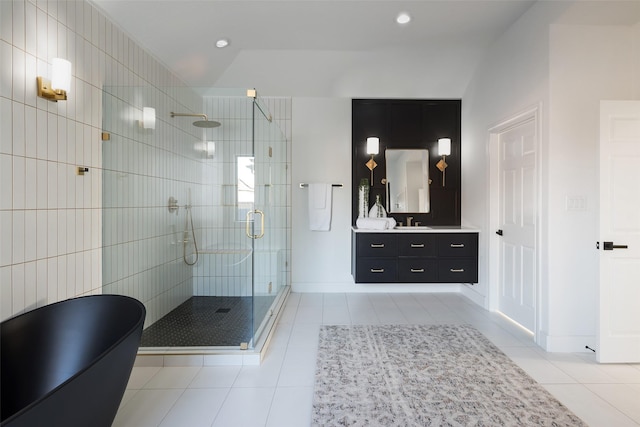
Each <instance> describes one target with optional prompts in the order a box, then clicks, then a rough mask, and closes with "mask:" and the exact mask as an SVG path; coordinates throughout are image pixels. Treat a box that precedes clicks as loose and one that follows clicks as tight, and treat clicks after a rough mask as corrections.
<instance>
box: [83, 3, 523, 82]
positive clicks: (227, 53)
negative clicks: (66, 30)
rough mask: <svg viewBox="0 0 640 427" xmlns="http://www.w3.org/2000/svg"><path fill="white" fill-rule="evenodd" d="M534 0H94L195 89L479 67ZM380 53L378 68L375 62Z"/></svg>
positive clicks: (463, 76) (445, 73) (465, 76)
mask: <svg viewBox="0 0 640 427" xmlns="http://www.w3.org/2000/svg"><path fill="white" fill-rule="evenodd" d="M534 2H535V1H533V0H497V1H486V0H443V1H435V0H433V1H432V0H422V1H401V0H285V1H272V0H255V1H252V0H227V1H224V0H206V1H205V0H199V1H193V0H168V1H167V0H155V1H150V0H126V1H125V0H93V3H94V4H95V5H97V6H98V7H99V8H100V9H102V10H103V11H104V12H105V13H106V15H107V16H109V17H110V19H111V20H112V21H113V22H115V23H116V24H117V25H118V26H119V27H121V28H122V29H123V30H124V31H125V32H126V33H127V34H129V35H130V36H131V37H132V38H133V39H134V40H136V41H137V42H138V43H139V44H140V45H141V46H142V47H144V48H145V49H146V50H147V51H149V52H151V53H152V54H153V55H154V56H155V57H156V58H158V59H159V60H160V61H161V62H162V63H164V64H165V65H166V66H168V67H169V68H170V69H171V70H173V71H174V72H175V73H176V74H178V76H179V77H180V78H181V79H182V80H183V81H184V82H185V83H187V84H188V85H190V86H193V87H212V86H221V87H245V86H246V87H260V86H258V85H256V84H253V85H252V84H251V82H253V83H255V82H256V80H260V76H261V75H262V74H265V73H267V71H268V70H266V69H265V66H267V64H265V61H267V62H268V64H270V65H268V66H269V67H273V68H274V69H275V72H278V73H280V74H282V73H292V72H294V71H295V72H296V73H297V74H298V75H304V74H309V73H322V72H325V71H326V70H328V69H331V68H335V69H336V70H338V69H345V67H352V66H354V65H355V64H354V62H357V61H360V62H359V63H360V64H369V66H380V67H381V68H383V69H384V68H385V67H391V65H390V64H385V63H384V62H395V63H397V64H398V65H397V66H398V67H400V68H404V69H407V68H409V67H410V66H411V62H412V61H415V60H416V58H419V57H420V58H423V59H424V58H425V57H428V58H430V61H429V63H430V64H432V67H434V68H438V65H437V63H438V61H443V62H442V63H443V64H447V63H448V62H447V61H453V62H452V64H451V65H455V66H456V67H461V68H463V69H473V68H475V65H476V63H477V61H478V60H479V58H481V57H482V52H483V50H484V49H486V48H487V47H488V46H489V45H490V43H491V42H492V41H493V40H495V39H496V38H497V37H498V36H499V35H501V34H502V33H503V32H504V31H505V30H506V29H507V28H509V26H510V25H511V24H512V23H514V22H515V21H516V20H517V19H518V18H519V17H520V16H521V15H522V14H523V13H524V12H525V11H526V10H527V9H528V8H530V7H531V6H532V4H533V3H534ZM401 11H404V12H408V13H409V14H410V15H411V17H412V20H411V22H410V23H409V24H406V25H400V24H397V23H396V22H395V18H396V16H397V15H398V13H399V12H401ZM219 38H227V39H228V40H229V41H230V45H229V46H228V47H226V48H224V49H219V48H216V47H215V41H216V40H217V39H219ZM292 55H293V56H292ZM371 55H374V56H375V57H376V58H378V59H377V61H376V62H373V63H371V60H367V57H370V56H371ZM385 58H386V59H385ZM411 58H413V59H411ZM280 60H281V61H280ZM279 64H280V65H279ZM283 64H286V65H283ZM279 66H280V67H281V68H282V69H278V67H279ZM292 68H296V69H297V70H292ZM298 68H299V69H298ZM439 68H441V69H442V70H441V73H442V78H443V79H444V81H447V80H448V79H451V75H449V76H447V74H448V73H449V74H450V73H451V68H452V67H439ZM447 68H448V70H447ZM389 71H392V70H391V69H390V70H389ZM272 72H274V71H273V70H272ZM467 74H468V73H462V74H461V75H460V78H468V76H467ZM243 79H245V80H246V79H250V80H251V82H245V81H242V80H243ZM332 79H333V80H334V81H335V80H336V77H335V76H333V77H332ZM285 80H289V82H290V83H291V80H292V79H291V77H288V78H287V79H285ZM263 83H264V84H267V85H269V82H268V81H264V82H263ZM284 84H285V83H284V82H283V85H284ZM451 84H455V85H458V87H459V86H460V85H463V86H466V82H457V81H456V82H451ZM272 90H274V91H275V90H278V88H277V87H275V86H274V87H273V88H272ZM317 90H320V88H318V89H317Z"/></svg>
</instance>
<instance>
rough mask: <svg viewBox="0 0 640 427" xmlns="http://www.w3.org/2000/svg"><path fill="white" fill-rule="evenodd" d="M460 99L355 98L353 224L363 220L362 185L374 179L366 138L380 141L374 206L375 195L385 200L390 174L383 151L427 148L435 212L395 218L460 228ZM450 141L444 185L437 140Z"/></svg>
mask: <svg viewBox="0 0 640 427" xmlns="http://www.w3.org/2000/svg"><path fill="white" fill-rule="evenodd" d="M460 112H461V101H460V100H418V99H408V100H401V99H354V100H352V159H353V160H352V161H353V164H352V169H351V173H352V187H353V200H352V209H351V212H352V223H353V224H355V222H356V219H357V217H358V185H359V184H360V180H361V179H362V178H367V179H370V174H371V173H370V171H369V169H368V168H367V167H366V166H365V163H366V162H367V161H368V160H369V158H370V156H368V155H367V153H366V140H367V137H370V136H377V137H378V138H380V153H379V154H378V155H377V156H375V158H374V160H375V161H376V163H377V164H378V166H377V167H376V168H375V170H374V180H373V186H371V187H370V193H369V206H370V207H371V205H372V203H374V202H375V198H376V194H379V195H380V196H381V198H382V199H383V200H384V195H385V186H384V184H383V183H382V182H381V180H382V179H383V178H385V175H386V166H385V160H384V150H385V149H386V148H426V149H428V150H429V177H430V179H431V180H432V181H431V184H430V186H429V192H430V200H431V211H430V212H429V213H406V214H404V213H401V214H400V213H398V214H393V215H392V216H393V217H394V218H396V220H398V221H400V222H403V223H405V224H406V217H407V216H412V217H413V220H414V221H419V222H420V223H421V225H460V182H461V179H460V149H461V147H460V133H461V132H460V115H461V113H460ZM439 138H451V155H450V156H447V159H446V161H447V164H448V167H447V168H446V172H445V173H446V180H445V186H444V187H443V186H442V172H440V170H439V169H437V168H436V163H438V161H439V160H440V157H439V156H438V139H439Z"/></svg>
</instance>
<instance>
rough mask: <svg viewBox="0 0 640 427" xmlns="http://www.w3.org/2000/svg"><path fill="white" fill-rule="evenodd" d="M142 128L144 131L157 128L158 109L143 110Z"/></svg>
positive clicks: (144, 108) (146, 108)
mask: <svg viewBox="0 0 640 427" xmlns="http://www.w3.org/2000/svg"><path fill="white" fill-rule="evenodd" d="M142 127H143V128H144V129H155V128H156V109H155V108H152V107H143V108H142Z"/></svg>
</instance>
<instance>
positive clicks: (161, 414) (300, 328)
mask: <svg viewBox="0 0 640 427" xmlns="http://www.w3.org/2000/svg"><path fill="white" fill-rule="evenodd" d="M385 323H386V324H402V323H419V324H431V323H469V324H471V325H474V326H475V327H476V328H477V329H478V330H480V331H481V332H482V333H483V334H485V335H486V336H487V338H489V339H490V340H491V341H492V342H493V343H494V344H495V345H496V346H498V347H499V348H500V349H502V351H504V352H505V353H506V354H507V355H508V356H509V357H511V358H512V359H513V360H514V361H515V362H516V363H517V364H518V365H520V366H521V367H522V368H523V369H524V370H525V371H526V372H528V373H529V375H531V376H532V377H533V378H534V379H536V380H537V381H538V382H540V383H541V384H543V385H544V386H545V387H546V388H547V389H548V390H549V391H550V392H551V393H552V394H553V395H555V396H556V397H557V398H558V399H559V400H560V401H561V402H562V403H564V404H565V405H566V406H567V407H568V408H569V409H570V410H572V411H573V412H574V413H575V414H576V415H578V416H579V417H581V418H582V419H583V420H584V421H585V422H586V423H587V424H589V425H590V426H592V427H599V426H602V427H605V426H606V427H610V426H616V427H625V426H636V427H637V426H640V365H639V364H635V365H629V364H627V365H599V364H598V363H596V362H595V357H594V356H593V354H590V353H576V354H560V353H546V352H544V351H543V350H541V349H540V348H538V347H536V346H535V345H534V344H533V342H532V341H531V337H530V336H529V335H528V334H527V333H526V332H524V331H522V330H521V329H519V328H518V327H517V326H514V325H513V324H511V323H510V322H509V321H507V320H505V319H504V318H502V317H501V316H500V315H497V314H494V313H489V312H487V311H484V310H482V309H481V308H479V307H478V306H476V305H475V304H473V303H471V302H470V301H469V300H467V299H466V298H465V297H463V296H460V295H459V294H295V293H292V294H291V295H290V296H289V299H288V301H287V303H286V306H285V308H284V312H283V315H282V317H281V319H280V321H279V324H278V327H277V330H276V332H275V335H274V339H273V340H272V342H271V346H270V348H269V350H268V352H267V355H266V357H265V359H264V361H263V362H262V365H261V366H204V367H165V368H158V367H155V368H150V367H136V368H134V371H133V373H132V375H131V380H130V382H129V386H128V389H127V391H126V393H125V396H124V399H123V402H122V405H121V408H120V411H119V412H118V415H117V416H116V420H115V422H114V427H124V426H135V427H143V426H162V427H168V426H180V427H197V426H212V427H251V426H277V427H288V426H291V427H304V426H308V425H309V422H310V418H311V401H312V397H313V378H314V369H315V359H316V351H317V334H318V329H319V327H320V325H321V324H385Z"/></svg>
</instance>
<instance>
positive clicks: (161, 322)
mask: <svg viewBox="0 0 640 427" xmlns="http://www.w3.org/2000/svg"><path fill="white" fill-rule="evenodd" d="M128 90H131V91H133V93H128ZM169 94H170V95H169ZM123 99H125V100H126V102H123V101H122V100H123ZM144 99H153V100H156V101H157V100H160V103H161V105H155V108H156V110H157V111H163V110H164V111H167V112H169V111H198V112H200V111H202V114H196V113H194V114H192V113H174V112H171V113H168V114H167V113H166V115H165V116H164V117H165V118H164V119H163V118H162V117H161V116H160V115H159V116H158V125H157V126H156V129H155V130H153V131H151V130H145V129H142V128H140V127H139V126H134V123H135V121H136V115H137V112H136V111H132V110H131V109H127V108H126V107H123V106H125V105H126V106H128V105H131V104H134V103H135V102H142V101H141V100H144ZM134 100H135V101H134ZM103 102H104V105H103V111H104V117H103V131H104V132H105V133H109V134H110V137H109V139H108V140H105V142H103V146H102V147H103V152H102V156H103V163H104V164H103V177H102V188H103V210H102V211H103V216H102V225H103V257H102V270H103V292H104V293H114V294H124V295H129V296H132V297H134V298H137V299H139V300H140V301H142V302H143V303H144V304H145V306H146V308H147V320H146V322H145V331H144V333H143V339H142V344H141V351H142V352H143V353H154V354H156V353H160V354H163V353H164V354H169V353H176V352H178V353H192V352H196V353H205V354H206V353H208V352H217V351H220V350H222V351H225V350H233V351H237V350H239V349H246V348H248V349H252V348H259V346H260V345H261V343H262V342H263V341H264V340H265V337H266V336H267V335H268V334H267V333H268V332H269V331H270V330H271V326H272V324H273V322H274V320H275V317H276V316H277V313H278V310H279V308H280V307H281V306H282V304H283V302H284V299H285V298H286V294H287V293H288V289H289V284H290V269H289V265H290V262H289V259H290V248H289V242H290V237H291V236H290V215H291V207H290V197H289V196H288V195H289V194H290V188H291V183H290V173H289V165H288V163H289V158H290V155H289V146H288V142H287V139H286V138H285V137H284V134H283V132H282V129H281V123H287V122H288V123H290V121H284V120H283V122H281V123H278V116H277V115H274V116H273V117H272V114H271V113H269V111H290V107H289V106H288V105H287V106H285V105H284V103H287V102H290V101H288V100H286V99H273V100H263V99H260V98H258V97H257V96H256V95H255V91H246V90H231V89H226V90H223V91H219V93H217V91H215V90H211V89H207V90H194V89H189V88H182V89H175V88H171V89H168V90H167V91H166V92H162V93H145V91H144V88H139V89H138V92H136V90H135V89H129V88H122V87H117V88H116V87H113V88H110V87H105V88H104V97H103ZM141 106H142V104H141ZM183 116H188V117H197V118H202V120H198V121H196V122H194V123H193V124H192V123H191V122H190V121H188V120H172V118H174V117H183ZM210 118H211V119H210ZM221 123H222V125H220V124H221ZM214 144H215V154H214V153H213V150H208V149H206V148H207V147H210V146H212V145H214ZM167 201H169V203H167Z"/></svg>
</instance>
